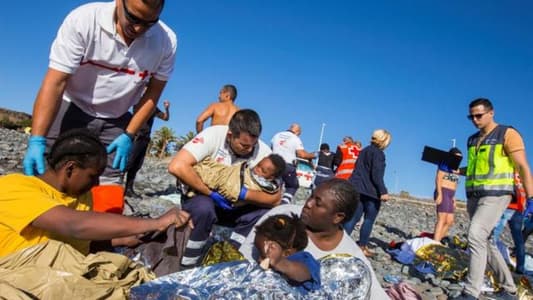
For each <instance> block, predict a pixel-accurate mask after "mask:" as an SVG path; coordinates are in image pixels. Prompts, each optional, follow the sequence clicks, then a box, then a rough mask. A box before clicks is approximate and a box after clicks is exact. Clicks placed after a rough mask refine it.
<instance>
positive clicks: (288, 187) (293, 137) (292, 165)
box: [271, 123, 315, 204]
mask: <svg viewBox="0 0 533 300" xmlns="http://www.w3.org/2000/svg"><path fill="white" fill-rule="evenodd" d="M300 134H302V128H301V127H300V125H299V124H296V123H293V124H291V126H290V127H289V129H287V130H285V131H281V132H278V133H276V134H275V135H274V137H272V140H271V145H272V152H274V153H275V154H279V155H281V157H283V159H284V160H285V163H286V168H285V173H284V174H283V176H282V179H283V184H284V186H285V191H284V193H283V197H282V199H281V201H282V202H283V203H285V204H287V203H291V201H292V197H294V194H296V191H297V190H298V187H300V185H299V183H298V178H297V177H296V158H302V159H309V160H310V159H313V158H315V155H314V154H313V153H309V152H307V151H305V150H304V145H303V143H302V140H301V139H300Z"/></svg>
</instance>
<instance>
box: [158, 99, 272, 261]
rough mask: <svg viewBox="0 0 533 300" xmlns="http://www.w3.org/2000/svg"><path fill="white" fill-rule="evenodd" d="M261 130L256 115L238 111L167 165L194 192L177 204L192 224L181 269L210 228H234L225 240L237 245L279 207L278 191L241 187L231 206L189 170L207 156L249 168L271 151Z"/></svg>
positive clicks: (197, 251)
mask: <svg viewBox="0 0 533 300" xmlns="http://www.w3.org/2000/svg"><path fill="white" fill-rule="evenodd" d="M261 129H262V126H261V120H260V118H259V115H258V114H257V113H256V112H255V111H253V110H251V109H242V110H239V111H237V112H236V113H235V114H234V115H233V117H232V118H231V120H230V122H229V125H215V126H211V127H208V128H206V129H204V130H203V131H201V132H200V133H199V134H198V135H196V136H195V137H194V138H193V139H192V140H191V141H190V142H188V143H187V144H185V146H183V148H182V149H181V150H180V151H179V152H178V153H177V154H176V156H174V158H173V159H172V161H171V162H170V165H169V167H168V170H169V172H170V173H171V174H172V175H174V176H176V177H177V178H178V180H180V181H181V182H182V183H183V184H185V185H187V186H188V187H189V188H191V189H193V190H194V191H195V193H196V195H195V196H194V197H192V198H190V199H185V201H184V202H183V204H182V206H183V209H184V210H185V211H187V212H189V213H190V214H191V218H192V220H193V223H194V225H195V226H194V229H193V230H192V232H191V235H190V238H189V241H188V242H187V246H186V249H185V253H184V255H183V259H182V265H183V266H185V267H193V266H195V265H197V263H198V262H199V260H200V258H201V257H202V256H203V248H204V245H205V244H206V242H207V239H208V238H209V234H210V233H211V229H212V227H213V224H215V223H218V224H224V225H226V226H230V227H233V232H232V234H231V236H230V242H231V243H232V244H233V245H234V246H236V247H239V246H240V244H241V242H242V241H243V240H244V238H245V237H246V236H247V235H248V233H249V232H250V230H251V229H252V227H253V226H254V224H255V222H257V220H258V219H259V218H260V217H261V216H262V215H263V214H265V213H266V212H267V211H268V210H269V208H270V207H273V206H276V205H278V204H279V202H280V200H281V191H278V192H276V193H274V194H269V193H266V192H263V191H259V190H248V189H246V188H245V187H242V188H241V191H240V193H239V197H238V202H237V203H236V204H232V203H231V202H230V201H229V200H227V199H225V198H224V197H223V196H222V195H221V194H220V193H218V192H217V191H212V190H210V189H209V188H208V187H207V185H206V184H205V183H204V182H202V180H201V178H200V177H199V176H198V174H197V173H196V172H195V171H194V168H193V167H194V166H195V165H196V164H198V163H199V162H201V161H203V160H204V159H205V158H207V157H210V158H211V159H213V160H214V161H215V162H218V163H221V164H225V165H228V166H229V165H235V164H238V163H240V162H243V161H247V162H249V166H250V167H251V168H253V167H254V166H255V165H256V164H257V163H258V162H259V161H260V160H262V159H263V158H264V157H266V156H268V155H269V154H270V153H271V150H270V148H269V147H268V146H267V145H266V144H265V143H264V142H263V141H261V140H259V135H260V134H261ZM184 198H185V197H184Z"/></svg>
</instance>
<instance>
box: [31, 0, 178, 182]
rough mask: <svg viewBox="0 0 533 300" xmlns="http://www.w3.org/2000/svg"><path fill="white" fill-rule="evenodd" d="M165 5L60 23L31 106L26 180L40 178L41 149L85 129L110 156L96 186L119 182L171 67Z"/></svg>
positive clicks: (99, 7) (77, 13)
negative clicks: (133, 109)
mask: <svg viewBox="0 0 533 300" xmlns="http://www.w3.org/2000/svg"><path fill="white" fill-rule="evenodd" d="M163 6H164V0H117V1H115V2H108V3H89V4H85V5H82V6H80V7H78V8H76V9H74V10H73V11H72V12H70V14H69V15H68V16H67V17H66V18H65V20H64V21H63V24H62V25H61V27H60V28H59V31H58V33H57V36H56V38H55V40H54V42H53V44H52V47H51V51H50V63H49V66H48V71H47V73H46V75H45V78H44V80H43V83H42V86H41V88H40V90H39V93H38V94H37V98H36V100H35V104H34V107H33V121H32V136H31V137H30V139H29V143H28V149H27V151H26V155H25V157H24V163H23V164H24V172H25V173H26V174H27V175H34V174H37V173H38V174H42V173H44V170H45V163H44V157H43V156H44V153H45V151H46V146H47V143H48V145H51V144H52V143H53V141H54V140H55V138H56V137H57V136H58V135H59V134H60V133H61V132H64V131H67V130H69V129H72V128H80V127H86V128H89V129H91V130H93V131H95V132H96V133H97V134H98V136H99V138H100V139H101V141H102V142H103V143H104V144H105V145H106V146H108V149H107V151H108V152H109V153H114V155H110V156H109V161H108V166H107V168H106V171H105V172H104V174H103V175H104V176H103V178H101V181H104V182H106V181H107V182H110V183H116V182H118V181H119V178H120V171H119V169H120V170H122V171H124V169H125V168H126V163H127V158H128V155H129V152H130V150H131V146H132V139H133V137H134V135H135V134H136V133H137V131H138V130H139V129H140V128H141V126H142V125H143V124H144V123H145V122H146V120H148V118H149V117H150V115H151V114H152V113H153V111H154V110H155V107H156V105H157V102H158V100H159V97H160V96H161V93H162V92H163V89H164V87H165V85H166V82H167V80H168V79H169V77H170V74H171V73H172V71H173V68H174V58H175V54H176V48H177V40H176V35H175V34H174V32H173V31H172V30H171V29H170V28H168V27H167V26H166V25H165V24H164V23H163V22H162V21H160V20H159V16H160V14H161V11H162V10H163ZM135 104H137V106H138V109H137V110H136V112H135V114H134V115H133V117H131V114H130V113H129V112H128V110H129V108H130V107H132V106H133V105H135ZM104 178H105V179H104Z"/></svg>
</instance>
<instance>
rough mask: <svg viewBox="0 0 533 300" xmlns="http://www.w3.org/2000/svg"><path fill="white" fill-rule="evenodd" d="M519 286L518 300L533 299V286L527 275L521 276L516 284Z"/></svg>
mask: <svg viewBox="0 0 533 300" xmlns="http://www.w3.org/2000/svg"><path fill="white" fill-rule="evenodd" d="M516 287H517V288H518V291H517V293H518V300H531V299H533V287H532V286H531V283H530V282H529V280H528V279H527V277H526V276H521V277H520V278H519V280H518V283H517V284H516Z"/></svg>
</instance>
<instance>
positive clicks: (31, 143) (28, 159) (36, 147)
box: [22, 135, 46, 176]
mask: <svg viewBox="0 0 533 300" xmlns="http://www.w3.org/2000/svg"><path fill="white" fill-rule="evenodd" d="M45 150H46V138H45V137H44V136H38V135H32V136H31V137H30V139H29V140H28V149H27V150H26V155H24V161H23V162H22V165H23V166H24V174H26V175H29V176H33V175H35V172H34V171H35V170H37V173H38V174H41V175H42V174H44V170H45V169H46V166H45V164H44V151H45ZM35 167H36V168H37V169H35Z"/></svg>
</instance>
